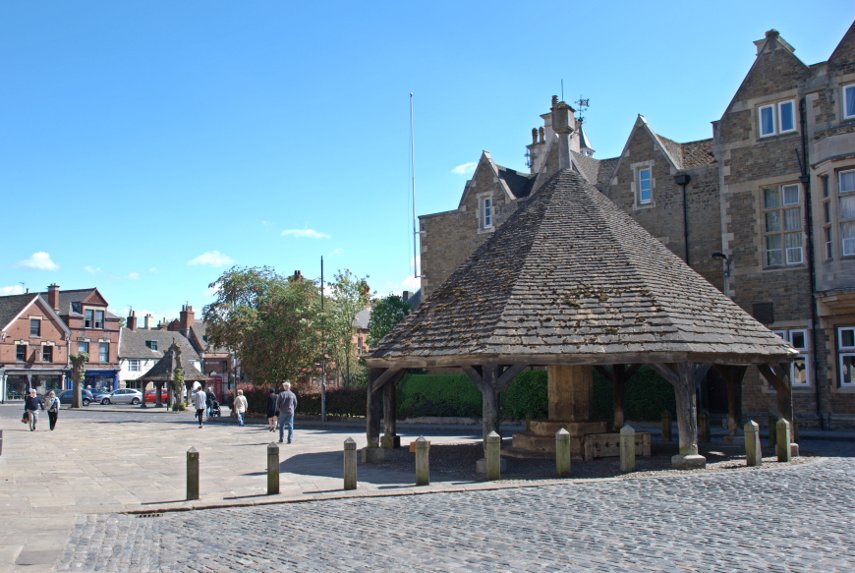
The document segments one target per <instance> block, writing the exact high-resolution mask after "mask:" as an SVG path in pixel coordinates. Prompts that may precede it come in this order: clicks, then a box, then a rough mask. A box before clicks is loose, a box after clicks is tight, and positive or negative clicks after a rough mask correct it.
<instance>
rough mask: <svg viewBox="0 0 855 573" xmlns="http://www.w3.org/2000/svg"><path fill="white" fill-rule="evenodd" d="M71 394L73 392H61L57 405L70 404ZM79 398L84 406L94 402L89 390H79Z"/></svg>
mask: <svg viewBox="0 0 855 573" xmlns="http://www.w3.org/2000/svg"><path fill="white" fill-rule="evenodd" d="M73 392H74V391H73V390H63V391H62V392H60V394H59V403H60V404H71V395H72V393H73ZM80 398H81V401H82V402H83V405H84V406H88V405H89V404H91V403H92V402H94V401H95V396H93V395H92V392H90V391H89V390H81V391H80Z"/></svg>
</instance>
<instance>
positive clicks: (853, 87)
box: [840, 82, 855, 120]
mask: <svg viewBox="0 0 855 573" xmlns="http://www.w3.org/2000/svg"><path fill="white" fill-rule="evenodd" d="M847 96H848V97H849V98H851V99H855V83H852V82H850V83H848V84H843V85H842V86H840V108H841V109H840V117H841V118H842V119H843V120H847V119H855V113H853V114H851V115H847V113H846V110H847V109H848V108H849V106H848V105H847V104H848V101H847ZM853 106H855V104H853Z"/></svg>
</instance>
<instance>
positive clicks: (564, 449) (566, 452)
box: [555, 428, 570, 477]
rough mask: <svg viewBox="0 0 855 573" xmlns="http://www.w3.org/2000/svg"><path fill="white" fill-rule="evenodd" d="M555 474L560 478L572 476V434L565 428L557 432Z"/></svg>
mask: <svg viewBox="0 0 855 573" xmlns="http://www.w3.org/2000/svg"><path fill="white" fill-rule="evenodd" d="M555 473H556V474H557V475H558V477H567V476H569V475H570V432H568V431H567V430H565V429H564V428H560V429H559V430H558V431H557V432H555Z"/></svg>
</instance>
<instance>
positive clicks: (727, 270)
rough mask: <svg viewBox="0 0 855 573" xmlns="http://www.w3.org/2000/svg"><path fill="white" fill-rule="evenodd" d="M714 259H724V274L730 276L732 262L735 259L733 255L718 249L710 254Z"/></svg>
mask: <svg viewBox="0 0 855 573" xmlns="http://www.w3.org/2000/svg"><path fill="white" fill-rule="evenodd" d="M710 256H711V257H712V258H714V259H718V260H720V261H724V276H725V278H726V277H729V276H730V263H731V262H732V261H733V257H730V256H727V255H725V254H724V253H722V252H719V251H716V252H714V253H713V254H712V255H710Z"/></svg>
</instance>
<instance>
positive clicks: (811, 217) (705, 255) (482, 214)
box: [420, 24, 855, 427]
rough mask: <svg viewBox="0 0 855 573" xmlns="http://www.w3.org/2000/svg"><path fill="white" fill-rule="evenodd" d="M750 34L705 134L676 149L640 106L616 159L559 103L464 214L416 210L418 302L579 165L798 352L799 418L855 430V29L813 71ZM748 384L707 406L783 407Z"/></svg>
mask: <svg viewBox="0 0 855 573" xmlns="http://www.w3.org/2000/svg"><path fill="white" fill-rule="evenodd" d="M755 44H756V50H757V54H756V59H755V61H754V64H753V65H752V66H751V69H750V70H749V71H748V73H747V75H746V76H745V78H744V80H743V81H742V84H741V85H740V86H739V88H738V89H737V91H736V93H735V94H734V96H733V98H732V100H731V101H730V102H729V104H728V105H727V107H726V109H725V110H724V113H723V115H722V117H721V118H720V119H719V120H717V121H715V122H713V134H712V135H713V137H712V138H710V139H705V140H701V141H693V142H688V143H678V142H676V141H673V140H671V139H668V138H666V137H663V136H662V135H659V134H658V133H656V131H655V130H654V129H653V128H652V127H651V125H650V123H649V122H648V121H647V119H646V118H644V117H643V116H641V115H639V116H638V119H637V120H636V122H635V124H634V125H633V127H632V130H631V133H630V135H629V138H628V139H627V141H626V144H625V146H624V148H623V150H622V152H621V154H620V155H619V156H618V157H614V158H609V159H597V158H595V157H594V150H593V149H592V147H591V144H590V143H589V141H588V139H587V137H586V136H585V134H584V133H583V132H582V130H581V126H580V125H577V122H576V120H575V118H574V117H573V114H572V113H571V114H569V117H568V119H567V121H568V128H569V129H567V130H566V132H565V133H559V132H556V130H555V128H554V127H553V123H554V122H553V115H554V113H555V110H556V108H557V106H559V105H560V106H562V108H563V107H566V104H564V103H563V102H558V101H557V98H553V102H552V107H551V110H550V111H549V112H548V113H545V114H543V115H542V116H541V117H542V118H543V120H544V123H543V126H542V127H539V128H535V129H533V130H532V135H531V143H530V144H529V145H528V146H527V154H526V155H527V157H528V162H529V166H530V172H528V173H525V172H521V171H515V170H512V169H509V168H506V167H503V166H501V165H498V164H497V163H496V162H495V161H494V160H493V158H492V157H491V156H490V154H489V153H488V152H486V151H485V152H484V153H483V154H482V156H481V158H480V161H479V162H478V164H477V167H476V168H475V171H474V174H473V176H472V178H471V180H469V181H468V182H467V183H466V186H465V188H464V190H463V194H462V197H461V199H460V203H459V205H458V207H457V209H454V210H452V211H446V212H442V213H434V214H430V215H424V216H422V217H420V230H421V245H422V247H421V261H422V272H421V274H422V293H421V294H422V297H423V299H424V300H427V301H430V300H431V297H433V296H434V295H435V293H436V292H438V289H439V288H440V286H441V285H442V284H443V283H444V282H445V281H446V280H447V279H448V278H449V277H450V276H451V275H452V273H453V272H454V270H455V269H457V268H458V267H459V266H460V265H461V264H463V263H464V261H466V260H467V259H468V258H469V257H470V256H471V255H472V253H473V252H475V251H476V249H477V248H478V247H479V246H480V245H482V244H484V243H485V242H486V241H487V240H489V239H490V238H491V237H493V236H494V235H495V234H496V233H497V232H498V230H499V229H501V228H502V226H503V225H504V224H505V222H506V221H507V220H509V218H510V217H512V215H513V214H514V213H515V212H516V211H518V210H519V209H523V208H525V205H527V204H528V203H530V202H532V201H534V200H535V198H536V197H537V195H538V194H539V193H540V192H541V190H542V189H543V188H544V186H545V185H546V184H547V181H550V180H551V178H552V177H553V176H554V174H555V173H556V172H558V171H559V170H561V169H564V168H569V169H571V170H572V171H573V172H575V173H577V174H578V175H579V176H580V177H581V178H582V179H583V180H584V181H585V182H586V183H588V184H590V185H593V186H594V187H596V189H597V190H598V191H599V192H600V193H601V194H602V195H603V196H605V197H607V198H608V199H610V200H611V202H612V203H613V204H614V205H615V206H617V207H618V208H619V209H620V210H622V211H623V212H624V213H626V214H627V215H629V216H630V217H631V218H632V219H633V220H634V221H636V222H637V223H638V224H640V225H641V226H642V227H643V228H644V229H646V230H647V231H648V232H649V233H650V234H651V235H653V236H654V237H656V239H658V241H659V243H660V244H662V245H664V246H665V247H667V248H668V249H669V250H670V251H671V252H672V253H673V254H675V255H677V256H678V257H680V258H681V259H682V260H683V261H684V262H685V263H687V264H688V265H689V266H690V267H691V268H692V269H693V270H694V271H695V272H697V273H698V274H699V275H701V276H702V277H704V278H705V279H706V280H707V281H709V283H711V284H712V285H713V286H715V287H716V288H717V289H719V290H720V291H721V292H722V293H724V294H725V295H727V296H728V297H729V298H730V299H732V300H733V301H734V302H735V303H736V304H737V305H739V306H740V307H741V308H742V309H744V310H745V311H746V312H748V313H749V314H751V315H752V316H753V317H754V318H755V319H756V320H758V321H759V322H761V323H763V324H764V325H765V326H767V327H768V328H769V329H771V330H773V331H774V332H775V333H776V334H778V335H779V336H780V337H781V338H783V339H784V340H785V341H786V342H788V343H789V344H790V345H792V347H793V348H795V349H796V350H797V351H798V354H797V356H796V357H795V359H794V360H793V361H791V363H790V364H789V365H788V366H787V370H788V372H787V377H788V379H789V384H790V385H791V387H792V395H793V405H794V411H795V414H796V416H797V418H798V419H799V420H800V422H801V423H803V424H809V425H820V426H824V427H829V426H830V425H832V424H833V425H835V426H838V425H855V24H853V26H851V27H850V28H849V30H848V31H847V32H846V34H845V35H844V37H843V39H842V40H841V41H840V43H839V44H838V46H837V47H836V48H835V50H834V51H833V53H832V54H831V56H830V57H829V59H828V60H827V61H825V62H820V63H818V64H814V65H806V64H804V63H803V62H802V61H800V60H799V59H798V58H797V57H796V56H795V54H794V49H793V47H792V46H790V45H789V44H788V43H787V42H786V41H785V40H784V39H783V38H782V37H781V36H780V35H779V33H778V32H777V31H775V30H770V31H769V32H767V33H766V34H765V37H764V38H763V39H761V40H758V41H757V42H755ZM569 109H570V110H571V112H572V108H569ZM564 150H566V151H567V152H568V153H564ZM594 270H596V268H593V269H592V271H594ZM709 318H710V319H713V317H712V316H710V317H709ZM731 374H732V373H731ZM743 375H744V377H743ZM739 378H740V380H742V383H737V384H734V382H733V381H732V380H729V379H728V377H727V376H723V375H722V374H721V372H719V371H718V370H716V369H713V370H710V371H709V373H708V374H707V375H706V376H705V377H704V378H703V381H702V383H701V385H700V390H699V397H700V401H701V407H703V408H704V409H708V410H710V411H713V412H716V411H718V412H724V411H725V410H729V411H730V414H731V418H732V419H731V421H730V422H731V424H734V423H735V420H738V419H739V418H742V417H747V416H758V415H764V414H766V413H769V412H772V413H778V405H777V399H776V396H775V395H776V392H775V383H774V382H772V381H770V380H769V379H768V378H767V377H765V376H763V375H761V374H760V373H759V369H757V368H748V369H747V371H744V372H743V373H742V374H740V377H739ZM733 392H736V393H737V395H736V396H734V395H733ZM734 410H735V411H734Z"/></svg>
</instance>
